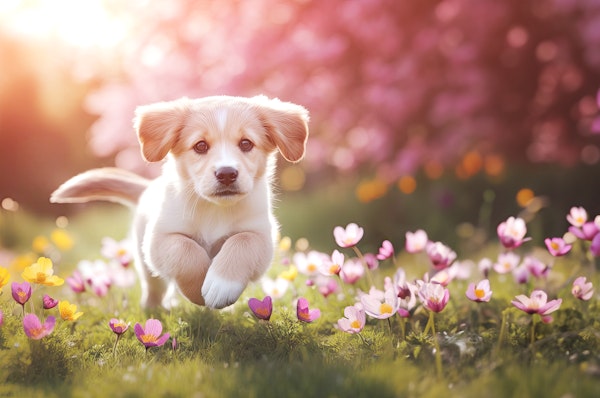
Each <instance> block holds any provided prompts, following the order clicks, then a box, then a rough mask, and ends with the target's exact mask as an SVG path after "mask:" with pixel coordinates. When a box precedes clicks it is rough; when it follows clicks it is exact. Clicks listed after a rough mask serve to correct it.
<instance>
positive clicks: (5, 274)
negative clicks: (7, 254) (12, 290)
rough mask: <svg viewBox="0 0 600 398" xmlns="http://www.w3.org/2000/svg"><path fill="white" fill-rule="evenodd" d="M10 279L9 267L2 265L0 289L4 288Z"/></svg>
mask: <svg viewBox="0 0 600 398" xmlns="http://www.w3.org/2000/svg"><path fill="white" fill-rule="evenodd" d="M9 280H10V274H9V273H8V269H7V268H4V267H0V290H2V288H3V287H4V286H6V284H8V281H9Z"/></svg>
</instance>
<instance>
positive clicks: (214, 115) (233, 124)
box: [50, 96, 309, 308]
mask: <svg viewBox="0 0 600 398" xmlns="http://www.w3.org/2000/svg"><path fill="white" fill-rule="evenodd" d="M308 119H309V116H308V111H307V110H306V109H305V108H303V107H302V106H300V105H295V104H292V103H289V102H282V101H279V100H278V99H269V98H267V97H264V96H258V97H252V98H242V97H230V96H215V97H206V98H201V99H188V98H182V99H179V100H175V101H171V102H161V103H156V104H152V105H146V106H140V107H138V109H137V110H136V115H135V119H134V126H135V129H136V131H137V136H138V139H139V142H140V144H141V151H142V156H143V157H144V159H145V160H146V161H148V162H159V161H163V160H164V164H163V169H162V174H161V175H160V176H159V177H158V178H156V179H155V180H147V179H145V178H142V177H140V176H138V175H136V174H133V173H130V172H127V171H124V170H121V169H117V168H101V169H94V170H89V171H87V172H84V173H82V174H80V175H77V176H75V177H73V178H71V179H70V180H68V181H67V182H65V183H64V184H62V185H61V186H60V187H59V188H58V189H57V190H56V191H55V192H54V193H52V195H51V198H50V201H51V202H54V203H78V202H88V201H90V200H108V201H113V202H118V203H122V204H125V205H130V206H133V207H135V213H134V217H133V225H132V230H131V234H132V238H133V241H134V243H135V250H136V252H135V255H136V261H135V263H136V268H137V269H138V272H139V275H140V279H141V283H142V305H143V306H145V307H154V306H157V305H160V304H163V305H165V306H168V305H169V301H170V297H169V294H167V292H168V291H169V290H170V289H169V286H170V285H172V284H174V285H176V287H178V288H179V291H180V292H181V293H182V294H183V295H184V296H185V297H187V298H188V299H189V300H190V301H191V302H193V303H195V304H198V305H206V306H208V307H212V308H223V307H226V306H228V305H230V304H233V303H234V302H235V301H236V300H237V299H238V298H239V296H240V295H241V293H242V292H243V291H244V289H245V288H246V286H247V284H248V283H249V282H250V281H253V280H256V279H258V278H259V277H260V276H261V275H262V274H263V273H264V272H265V271H266V269H267V267H268V266H269V265H270V263H271V261H272V257H273V247H274V238H275V234H276V230H277V222H276V220H275V218H274V216H273V213H272V208H271V186H270V185H271V177H272V174H273V171H274V167H275V155H274V154H275V152H276V151H277V150H279V152H280V153H281V155H283V157H284V158H285V159H286V160H288V161H290V162H297V161H299V160H300V159H302V157H303V156H304V153H305V149H306V140H307V138H308Z"/></svg>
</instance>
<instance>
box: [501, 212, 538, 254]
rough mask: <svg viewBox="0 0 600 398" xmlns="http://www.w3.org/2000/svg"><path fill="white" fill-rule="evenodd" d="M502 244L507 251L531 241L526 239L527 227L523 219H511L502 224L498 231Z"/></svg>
mask: <svg viewBox="0 0 600 398" xmlns="http://www.w3.org/2000/svg"><path fill="white" fill-rule="evenodd" d="M496 232H497V233H498V239H500V243H502V246H504V247H505V248H507V249H514V248H517V247H519V246H521V245H522V244H523V243H524V242H527V241H528V240H531V238H526V237H525V234H526V233H527V226H526V225H525V221H524V220H523V219H522V218H518V217H517V218H515V217H509V218H508V219H507V220H506V221H504V222H502V223H500V224H499V225H498V228H497V229H496Z"/></svg>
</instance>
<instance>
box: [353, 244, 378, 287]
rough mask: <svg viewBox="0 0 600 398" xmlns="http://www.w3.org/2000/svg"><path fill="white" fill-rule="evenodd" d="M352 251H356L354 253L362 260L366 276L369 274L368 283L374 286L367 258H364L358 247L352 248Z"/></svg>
mask: <svg viewBox="0 0 600 398" xmlns="http://www.w3.org/2000/svg"><path fill="white" fill-rule="evenodd" d="M352 250H354V253H356V256H357V257H358V258H359V259H360V261H361V262H362V264H363V266H364V267H365V274H367V282H368V283H369V286H373V278H372V277H371V270H370V269H369V265H368V264H367V260H365V256H363V254H362V252H361V251H360V250H359V249H358V247H356V246H352Z"/></svg>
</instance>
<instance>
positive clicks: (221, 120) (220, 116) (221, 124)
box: [215, 108, 227, 133]
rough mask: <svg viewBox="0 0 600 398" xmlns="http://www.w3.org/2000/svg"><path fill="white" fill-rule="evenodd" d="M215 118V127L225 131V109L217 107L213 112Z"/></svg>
mask: <svg viewBox="0 0 600 398" xmlns="http://www.w3.org/2000/svg"><path fill="white" fill-rule="evenodd" d="M215 119H216V120H217V128H218V129H219V132H221V133H222V132H224V131H225V126H226V125H227V109H224V108H222V109H217V111H216V112H215Z"/></svg>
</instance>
